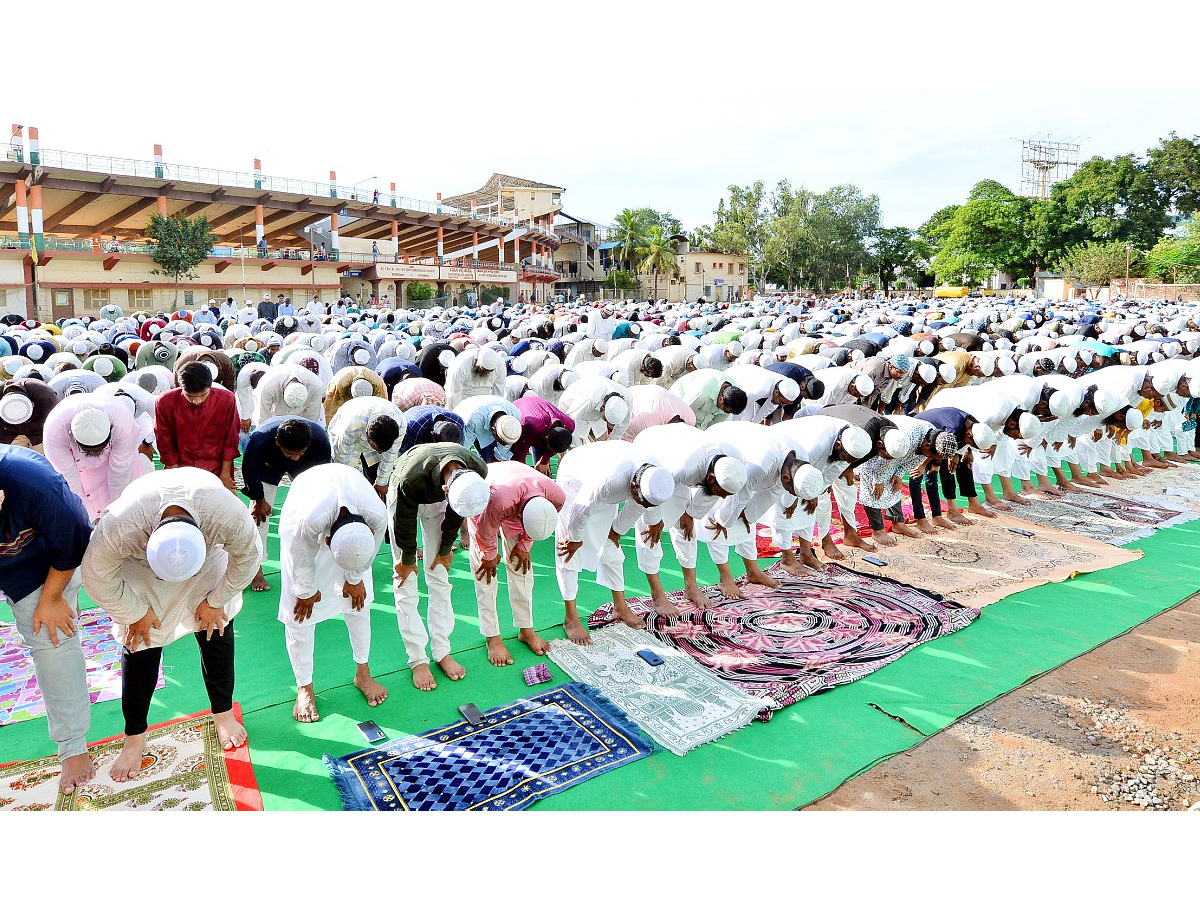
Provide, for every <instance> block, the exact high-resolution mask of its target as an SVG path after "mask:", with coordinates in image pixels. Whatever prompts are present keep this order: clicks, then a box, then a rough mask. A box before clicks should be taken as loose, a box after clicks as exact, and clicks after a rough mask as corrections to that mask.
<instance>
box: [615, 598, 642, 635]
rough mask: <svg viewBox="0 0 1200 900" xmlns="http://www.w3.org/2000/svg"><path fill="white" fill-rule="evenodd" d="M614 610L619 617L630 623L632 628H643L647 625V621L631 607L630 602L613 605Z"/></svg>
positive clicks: (627, 623)
mask: <svg viewBox="0 0 1200 900" xmlns="http://www.w3.org/2000/svg"><path fill="white" fill-rule="evenodd" d="M613 612H615V613H616V614H617V618H618V619H620V620H621V621H622V622H624V623H625V624H626V625H628V626H629V627H630V628H637V629H642V628H645V627H646V622H645V620H644V619H642V617H641V616H639V615H638V614H637V613H635V612H634V611H633V610H632V609H630V608H629V604H627V603H622V604H619V605H614V606H613Z"/></svg>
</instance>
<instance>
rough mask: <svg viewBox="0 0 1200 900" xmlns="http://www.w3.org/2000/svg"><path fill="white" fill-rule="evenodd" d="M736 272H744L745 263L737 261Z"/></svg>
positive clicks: (741, 273) (740, 273)
mask: <svg viewBox="0 0 1200 900" xmlns="http://www.w3.org/2000/svg"><path fill="white" fill-rule="evenodd" d="M738 274H739V275H745V274H746V264H745V263H738Z"/></svg>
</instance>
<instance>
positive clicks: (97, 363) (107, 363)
mask: <svg viewBox="0 0 1200 900" xmlns="http://www.w3.org/2000/svg"><path fill="white" fill-rule="evenodd" d="M92 371H93V372H95V373H96V374H97V375H99V376H100V377H101V378H107V377H108V376H109V375H111V374H112V373H113V364H112V360H111V359H105V358H104V357H103V356H100V357H97V358H96V359H95V360H93V361H92Z"/></svg>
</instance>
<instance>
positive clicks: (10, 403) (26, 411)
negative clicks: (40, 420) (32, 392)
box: [0, 391, 33, 425]
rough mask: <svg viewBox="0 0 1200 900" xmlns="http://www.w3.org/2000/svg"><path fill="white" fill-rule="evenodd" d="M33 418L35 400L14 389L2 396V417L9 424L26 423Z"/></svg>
mask: <svg viewBox="0 0 1200 900" xmlns="http://www.w3.org/2000/svg"><path fill="white" fill-rule="evenodd" d="M32 418H33V401H32V400H30V399H29V398H28V397H26V396H25V395H24V394H21V393H17V392H16V391H13V392H12V393H8V394H5V395H4V396H3V397H0V419H2V420H4V421H5V422H6V423H8V424H9V425H24V424H25V423H26V422H28V421H29V420H30V419H32Z"/></svg>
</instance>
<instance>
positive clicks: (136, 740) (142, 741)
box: [108, 734, 146, 783]
mask: <svg viewBox="0 0 1200 900" xmlns="http://www.w3.org/2000/svg"><path fill="white" fill-rule="evenodd" d="M145 752H146V735H144V734H135V735H133V736H126V738H125V746H124V747H123V748H122V750H121V753H120V755H119V756H117V761H116V762H114V763H113V764H112V766H110V767H109V770H108V774H109V775H110V776H112V780H113V781H116V782H118V783H120V782H124V781H128V780H129V779H130V778H136V777H137V774H138V772H140V771H142V760H143V759H144V757H145Z"/></svg>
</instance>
